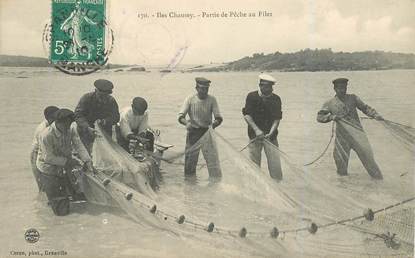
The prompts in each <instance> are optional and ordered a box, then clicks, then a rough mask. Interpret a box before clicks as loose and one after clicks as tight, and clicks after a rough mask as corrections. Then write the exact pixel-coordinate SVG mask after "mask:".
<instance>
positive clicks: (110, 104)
mask: <svg viewBox="0 0 415 258" xmlns="http://www.w3.org/2000/svg"><path fill="white" fill-rule="evenodd" d="M94 86H95V91H93V92H89V93H86V94H85V95H83V96H82V97H81V99H80V100H79V103H78V105H77V106H76V109H75V121H76V123H77V124H78V131H79V135H80V137H81V140H82V142H83V143H84V144H85V147H86V148H87V150H88V152H89V153H91V151H92V143H93V141H94V138H95V134H96V131H95V129H94V127H95V126H94V123H95V121H97V122H98V123H99V124H100V125H101V126H102V128H103V129H104V132H106V133H107V134H109V135H110V136H111V135H112V126H113V125H115V124H116V123H118V121H119V120H120V113H119V111H118V104H117V102H116V101H115V99H114V98H113V97H112V96H111V93H112V89H113V88H114V86H113V84H112V82H110V81H108V80H104V79H99V80H96V81H95V82H94Z"/></svg>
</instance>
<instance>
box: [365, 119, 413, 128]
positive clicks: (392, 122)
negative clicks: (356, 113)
mask: <svg viewBox="0 0 415 258" xmlns="http://www.w3.org/2000/svg"><path fill="white" fill-rule="evenodd" d="M360 119H367V120H376V119H374V118H373V117H366V116H362V117H360ZM376 121H379V122H382V121H385V122H388V123H391V124H395V125H399V126H403V127H407V128H410V129H415V128H413V127H412V126H409V125H404V124H400V123H397V122H394V121H391V120H387V119H383V120H376Z"/></svg>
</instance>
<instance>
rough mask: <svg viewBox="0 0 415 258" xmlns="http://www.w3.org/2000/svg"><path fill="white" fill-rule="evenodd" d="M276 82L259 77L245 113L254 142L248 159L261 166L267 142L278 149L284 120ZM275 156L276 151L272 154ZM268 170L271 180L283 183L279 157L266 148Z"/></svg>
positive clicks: (248, 98)
mask: <svg viewBox="0 0 415 258" xmlns="http://www.w3.org/2000/svg"><path fill="white" fill-rule="evenodd" d="M275 81H276V80H275V79H274V77H272V76H271V75H268V74H264V73H262V74H260V75H259V89H258V90H257V91H252V92H250V93H249V94H248V96H247V97H246V101H245V107H244V108H242V114H243V115H244V119H245V121H246V123H247V124H248V137H249V139H250V140H251V143H250V144H249V145H248V147H249V156H250V158H251V160H252V161H253V162H255V163H256V164H257V165H258V166H261V152H262V149H263V148H264V139H267V140H268V141H269V142H270V143H271V144H273V145H275V146H278V140H277V135H278V126H279V124H280V120H281V119H282V111H281V98H280V97H279V96H278V95H276V94H274V93H273V92H272V91H273V85H274V84H275ZM273 154H275V152H273ZM265 155H266V156H267V163H268V170H269V174H270V176H271V177H272V178H274V179H277V180H281V179H282V169H281V162H280V158H279V156H275V155H273V156H272V155H271V152H268V149H267V148H265Z"/></svg>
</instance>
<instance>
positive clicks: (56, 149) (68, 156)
mask: <svg viewBox="0 0 415 258" xmlns="http://www.w3.org/2000/svg"><path fill="white" fill-rule="evenodd" d="M73 121H74V113H73V112H72V111H71V110H69V109H65V108H63V109H59V110H58V111H56V117H55V122H54V123H53V124H52V125H50V126H49V127H48V128H47V129H45V130H44V131H42V133H41V134H40V136H39V154H38V158H37V161H36V166H37V168H38V169H39V171H40V177H41V182H42V186H43V187H44V190H45V192H46V195H47V197H48V200H49V203H50V206H51V208H52V210H53V212H54V214H55V215H57V216H64V215H67V214H68V213H69V198H68V193H67V191H68V188H69V185H68V179H67V176H68V173H70V171H72V168H73V167H74V166H77V165H79V162H78V161H77V160H76V159H74V158H73V157H72V150H73V149H75V150H76V152H77V153H78V155H79V157H80V159H81V160H82V161H83V162H84V163H85V165H86V167H87V168H88V170H89V171H93V167H92V161H91V158H90V156H89V154H88V152H87V150H86V149H85V147H84V145H83V144H82V142H81V140H80V138H79V135H78V132H77V129H76V126H75V124H73ZM71 125H72V126H71Z"/></svg>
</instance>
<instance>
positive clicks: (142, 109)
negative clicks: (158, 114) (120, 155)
mask: <svg viewBox="0 0 415 258" xmlns="http://www.w3.org/2000/svg"><path fill="white" fill-rule="evenodd" d="M147 107H148V104H147V101H146V100H145V99H144V98H141V97H135V98H134V99H133V101H132V104H131V106H130V107H127V108H125V109H123V110H122V111H121V114H120V117H121V118H120V123H119V124H120V125H119V134H118V144H120V145H121V146H122V147H123V148H124V149H125V150H126V151H129V142H130V141H134V142H136V141H138V142H139V143H141V144H142V145H143V146H144V149H146V150H148V151H151V152H153V151H154V134H153V133H152V132H151V129H150V126H149V125H148V116H149V114H148V113H149V112H148V110H147Z"/></svg>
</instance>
